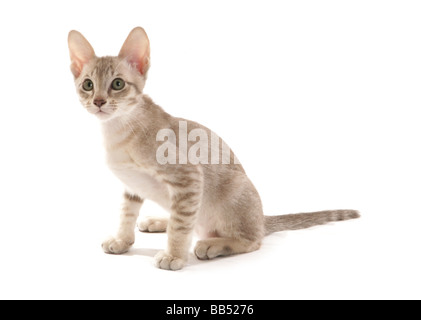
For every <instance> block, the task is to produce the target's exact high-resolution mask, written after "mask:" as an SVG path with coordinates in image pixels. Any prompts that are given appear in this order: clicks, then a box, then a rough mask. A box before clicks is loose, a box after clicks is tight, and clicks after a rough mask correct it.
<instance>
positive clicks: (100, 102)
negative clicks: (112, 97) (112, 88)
mask: <svg viewBox="0 0 421 320" xmlns="http://www.w3.org/2000/svg"><path fill="white" fill-rule="evenodd" d="M106 103H107V101H106V100H105V99H102V98H101V99H95V100H94V105H96V106H97V107H98V108H101V107H102V106H103V105H104V104H106Z"/></svg>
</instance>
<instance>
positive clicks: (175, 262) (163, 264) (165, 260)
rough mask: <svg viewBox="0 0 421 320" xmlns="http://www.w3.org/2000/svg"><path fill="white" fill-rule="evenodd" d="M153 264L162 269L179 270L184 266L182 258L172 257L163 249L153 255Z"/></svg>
mask: <svg viewBox="0 0 421 320" xmlns="http://www.w3.org/2000/svg"><path fill="white" fill-rule="evenodd" d="M155 266H156V267H157V268H160V269H164V270H173V271H176V270H180V269H182V268H183V267H184V260H183V259H181V258H177V257H173V256H172V255H170V254H168V253H166V252H165V251H161V252H158V253H157V254H156V256H155Z"/></svg>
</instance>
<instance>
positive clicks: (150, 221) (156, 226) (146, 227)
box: [137, 217, 168, 232]
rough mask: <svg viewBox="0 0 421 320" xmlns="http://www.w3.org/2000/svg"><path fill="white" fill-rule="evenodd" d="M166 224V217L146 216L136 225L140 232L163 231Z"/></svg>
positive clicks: (165, 228)
mask: <svg viewBox="0 0 421 320" xmlns="http://www.w3.org/2000/svg"><path fill="white" fill-rule="evenodd" d="M167 226H168V218H164V217H146V218H145V219H143V220H142V221H140V222H139V223H138V225H137V227H138V228H139V231H142V232H165V231H166V230H167Z"/></svg>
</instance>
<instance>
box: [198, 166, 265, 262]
mask: <svg viewBox="0 0 421 320" xmlns="http://www.w3.org/2000/svg"><path fill="white" fill-rule="evenodd" d="M231 182H232V185H235V186H236V187H235V188H230V189H226V188H225V189H224V190H223V192H224V193H223V194H222V193H221V194H220V195H218V196H219V198H221V199H224V200H225V201H224V202H223V203H221V204H219V205H218V204H216V205H214V206H213V207H212V211H210V210H209V209H207V210H208V212H207V213H205V217H212V218H211V219H209V218H205V219H203V220H202V221H200V222H201V225H200V226H198V227H199V228H201V229H203V230H207V233H208V236H207V237H206V238H205V239H203V240H200V241H198V242H197V244H196V247H195V249H194V253H195V254H196V256H197V257H198V258H199V259H202V260H207V259H213V258H216V257H219V256H228V255H234V254H239V253H247V252H251V251H255V250H258V249H259V248H260V245H261V242H262V239H263V237H264V216H263V208H262V204H261V201H260V197H259V194H258V193H257V191H256V189H255V188H254V186H253V184H252V183H251V182H250V180H249V179H248V177H247V176H246V175H238V174H237V175H235V176H233V177H231Z"/></svg>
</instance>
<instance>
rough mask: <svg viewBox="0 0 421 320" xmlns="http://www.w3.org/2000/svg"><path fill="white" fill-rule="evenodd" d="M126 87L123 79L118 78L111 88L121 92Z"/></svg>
mask: <svg viewBox="0 0 421 320" xmlns="http://www.w3.org/2000/svg"><path fill="white" fill-rule="evenodd" d="M125 85H126V83H125V82H124V80H123V79H120V78H117V79H114V81H113V83H112V84H111V87H112V88H113V89H114V90H121V89H123V88H124V86H125Z"/></svg>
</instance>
